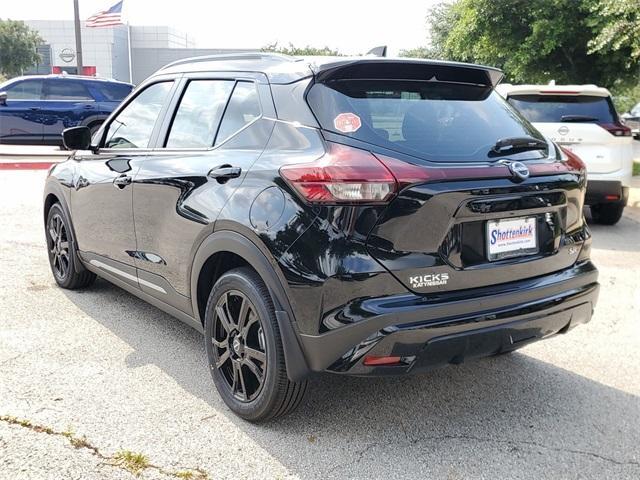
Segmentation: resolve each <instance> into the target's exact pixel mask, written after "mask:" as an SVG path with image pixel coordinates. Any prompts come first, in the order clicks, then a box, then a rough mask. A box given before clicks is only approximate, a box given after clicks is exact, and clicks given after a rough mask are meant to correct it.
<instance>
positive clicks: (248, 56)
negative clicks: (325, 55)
mask: <svg viewBox="0 0 640 480" xmlns="http://www.w3.org/2000/svg"><path fill="white" fill-rule="evenodd" d="M266 59H273V60H275V59H278V60H283V61H287V62H295V61H297V59H296V58H294V57H291V56H289V55H283V54H281V53H271V52H244V53H242V52H241V53H221V54H216V55H202V56H199V57H189V58H182V59H180V60H175V61H173V62H171V63H168V64H166V65H165V66H164V67H162V68H160V70H165V69H167V68H169V67H175V66H176V65H184V64H187V63H197V62H216V61H233V60H266Z"/></svg>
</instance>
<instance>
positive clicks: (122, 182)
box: [113, 174, 131, 190]
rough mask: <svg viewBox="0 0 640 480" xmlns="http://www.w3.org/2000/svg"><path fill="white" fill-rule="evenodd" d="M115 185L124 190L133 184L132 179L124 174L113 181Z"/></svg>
mask: <svg viewBox="0 0 640 480" xmlns="http://www.w3.org/2000/svg"><path fill="white" fill-rule="evenodd" d="M113 184H114V185H115V186H116V187H118V188H119V189H121V190H122V189H123V188H124V187H126V186H127V185H130V184H131V177H130V176H129V175H124V174H123V175H120V176H119V177H116V178H114V179H113Z"/></svg>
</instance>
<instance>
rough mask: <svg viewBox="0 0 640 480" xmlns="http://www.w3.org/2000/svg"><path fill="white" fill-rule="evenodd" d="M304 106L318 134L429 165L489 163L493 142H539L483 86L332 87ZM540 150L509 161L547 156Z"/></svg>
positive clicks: (371, 83) (389, 83) (355, 83)
mask: <svg viewBox="0 0 640 480" xmlns="http://www.w3.org/2000/svg"><path fill="white" fill-rule="evenodd" d="M307 101H308V102H309V105H310V106H311V109H312V110H313V112H314V113H315V115H316V117H317V118H318V120H319V122H320V125H321V126H322V128H324V129H326V130H329V131H332V132H335V133H338V134H341V135H347V136H349V137H352V138H356V139H358V140H361V141H364V142H368V143H372V144H374V145H378V146H382V147H385V148H388V149H392V150H397V151H399V152H402V153H406V154H409V155H412V156H416V157H420V158H423V159H425V160H430V161H436V162H438V161H440V162H465V161H483V160H487V159H489V158H491V159H494V158H495V153H494V152H492V149H493V147H494V146H495V144H496V142H497V141H498V140H501V139H505V138H513V137H533V138H537V139H540V140H544V138H543V137H542V135H541V134H540V133H539V132H538V131H537V130H536V129H535V128H534V127H532V126H531V124H529V123H528V122H527V121H526V120H525V119H524V118H523V117H521V116H520V115H519V114H518V113H517V112H516V111H515V110H514V109H513V108H512V107H510V106H509V105H508V104H507V103H506V102H505V101H504V100H503V99H502V97H500V96H499V95H498V94H497V93H495V92H493V90H491V89H490V88H487V87H486V86H484V85H473V84H468V83H464V84H463V83H455V82H440V81H414V80H409V81H407V80H334V81H330V82H328V83H326V84H325V83H317V84H315V85H313V87H312V88H311V89H310V91H309V93H308V95H307ZM545 154H546V152H544V151H543V150H533V151H527V152H518V153H512V154H511V155H509V157H510V158H517V159H531V158H541V157H543V156H545Z"/></svg>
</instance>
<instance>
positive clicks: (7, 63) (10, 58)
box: [0, 19, 42, 77]
mask: <svg viewBox="0 0 640 480" xmlns="http://www.w3.org/2000/svg"><path fill="white" fill-rule="evenodd" d="M41 43H42V39H41V38H40V36H39V35H38V33H37V32H35V31H33V30H31V29H30V28H29V27H28V26H27V25H26V24H25V23H24V22H20V21H15V20H2V19H0V74H2V75H4V76H6V77H12V76H15V75H20V74H21V73H22V71H23V70H26V69H28V68H30V67H32V66H33V65H35V64H36V63H37V62H38V61H40V56H39V55H38V53H37V51H36V48H37V47H38V45H40V44H41Z"/></svg>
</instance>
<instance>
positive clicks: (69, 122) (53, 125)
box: [41, 78, 100, 143]
mask: <svg viewBox="0 0 640 480" xmlns="http://www.w3.org/2000/svg"><path fill="white" fill-rule="evenodd" d="M41 114H42V117H43V120H44V129H43V139H44V141H45V143H60V141H61V137H60V134H61V133H62V131H63V130H64V129H65V128H69V127H75V126H77V125H89V123H91V118H92V117H95V118H98V117H99V115H100V111H99V109H98V108H97V104H96V102H95V100H94V98H93V96H91V93H90V92H89V90H88V89H87V88H86V87H85V85H84V83H83V82H82V81H81V80H78V79H64V78H49V79H47V80H45V82H44V101H43V102H42V107H41Z"/></svg>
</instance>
